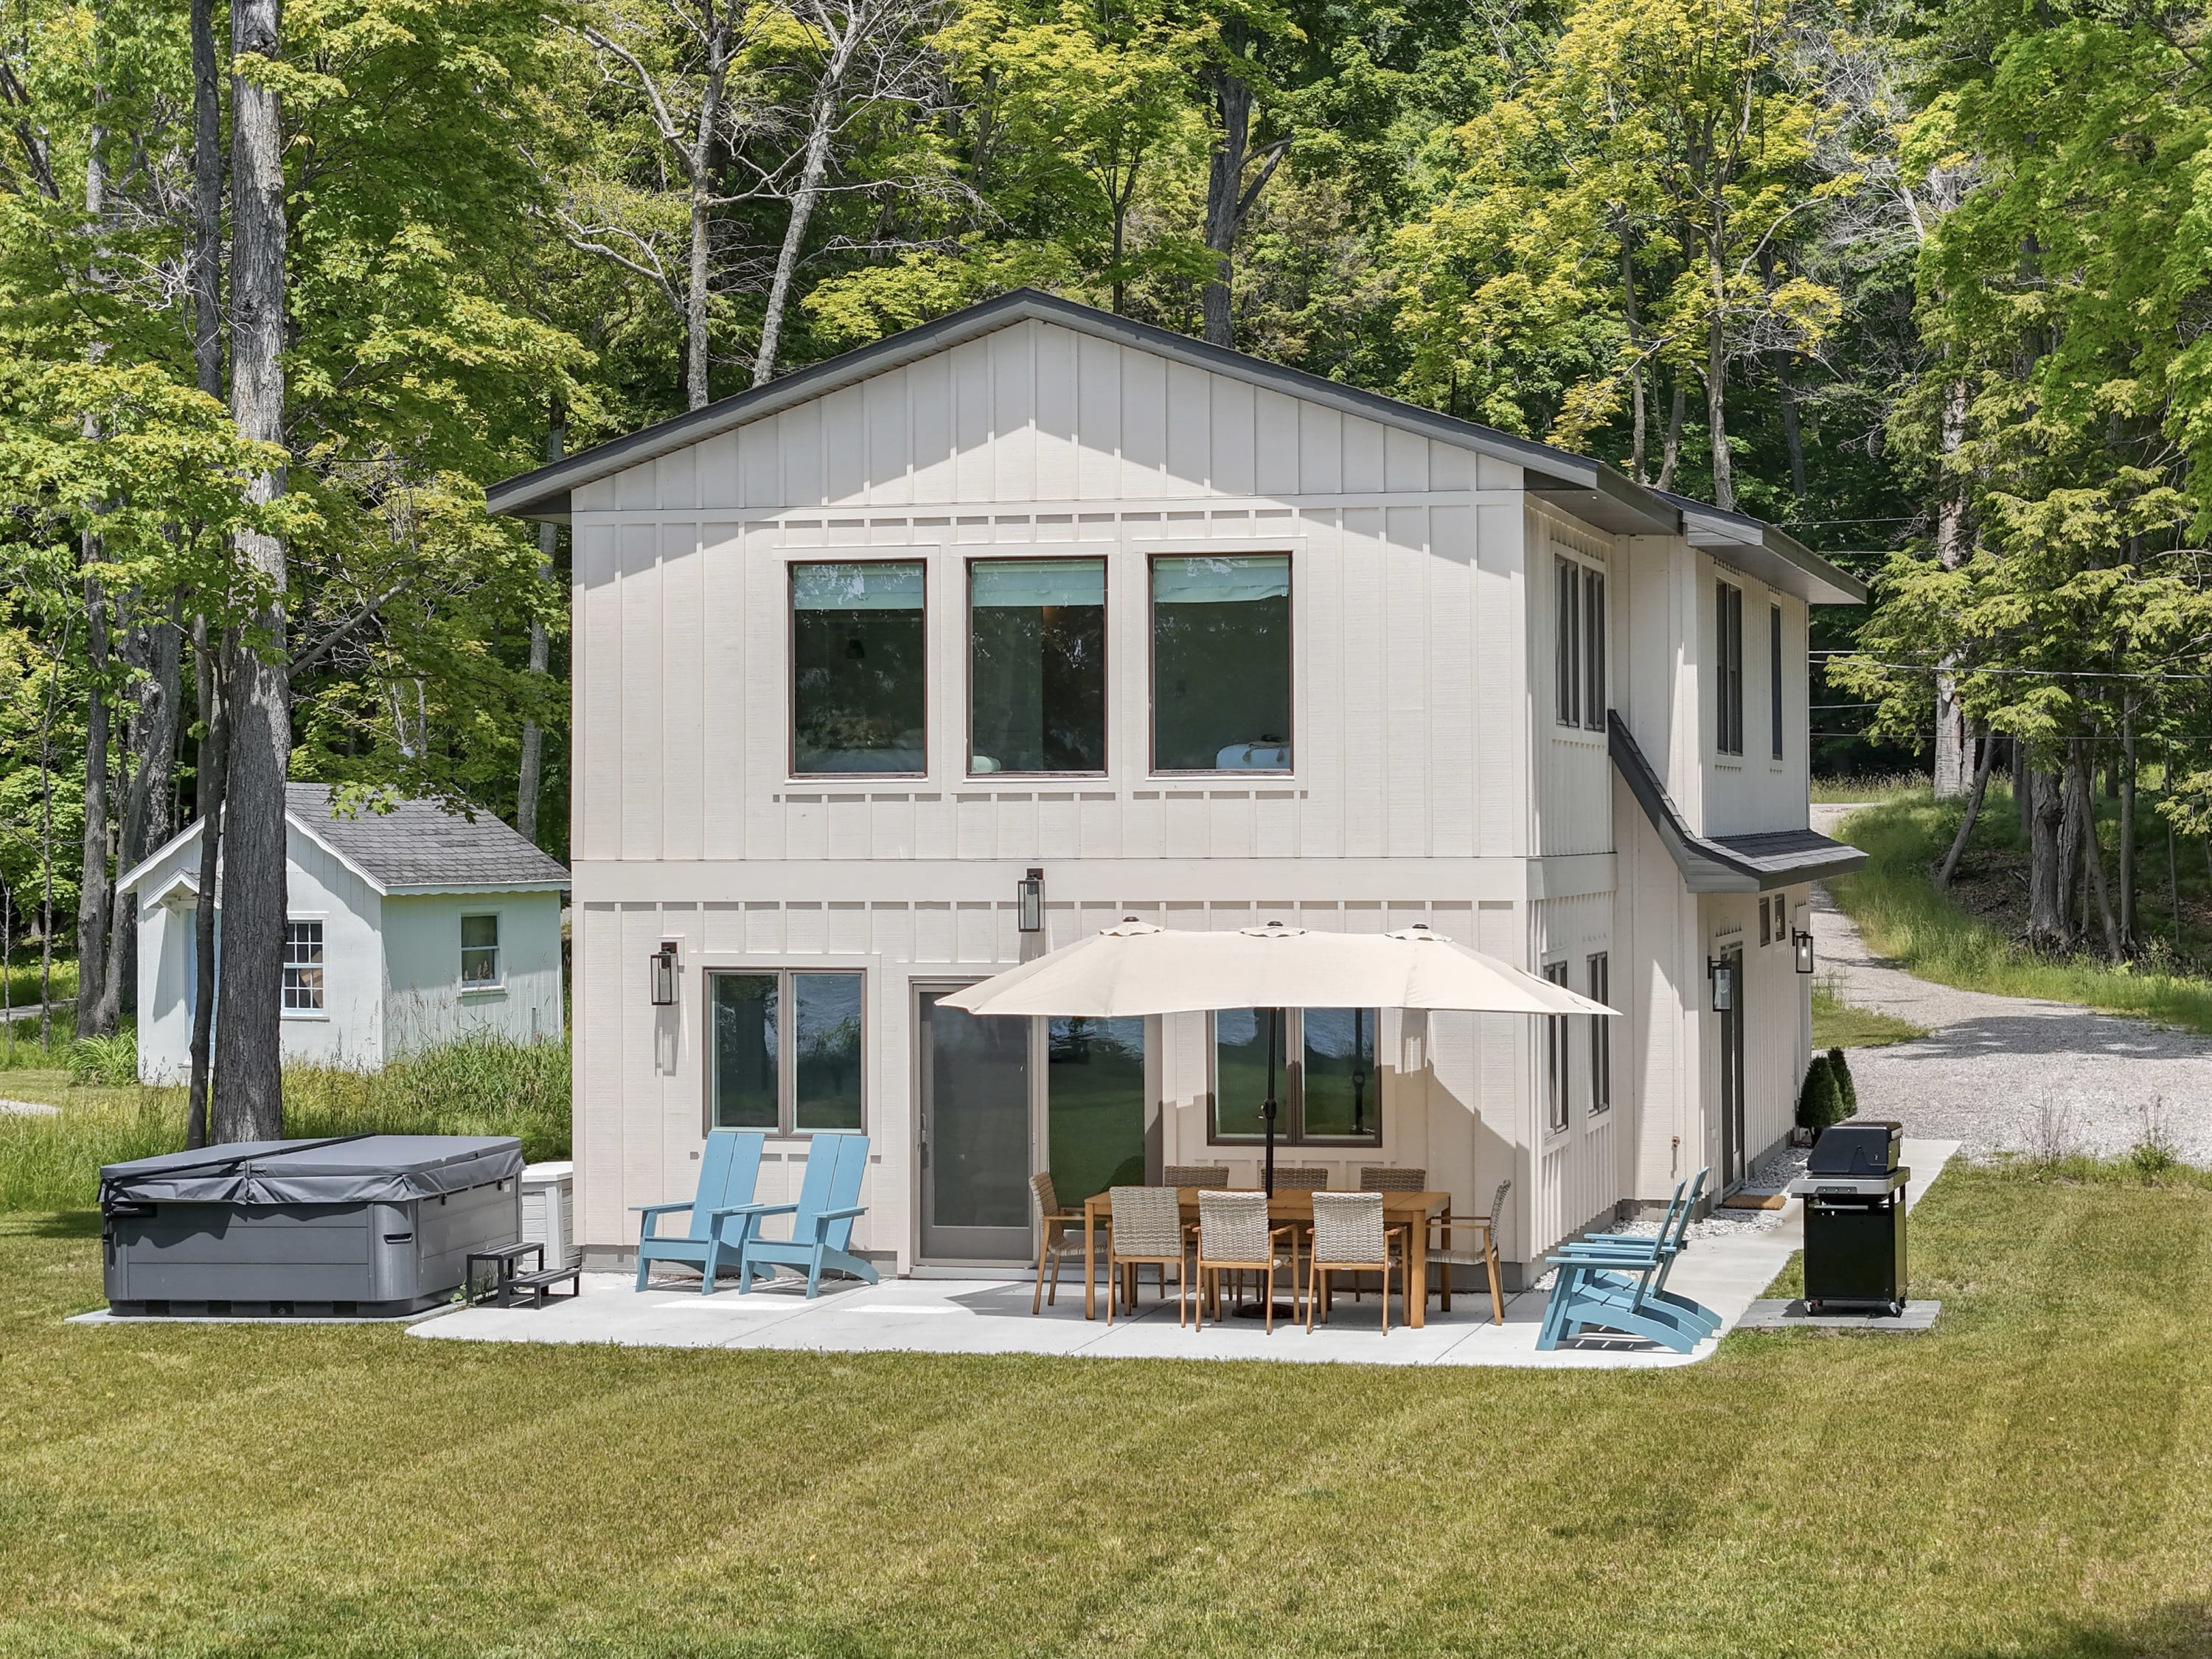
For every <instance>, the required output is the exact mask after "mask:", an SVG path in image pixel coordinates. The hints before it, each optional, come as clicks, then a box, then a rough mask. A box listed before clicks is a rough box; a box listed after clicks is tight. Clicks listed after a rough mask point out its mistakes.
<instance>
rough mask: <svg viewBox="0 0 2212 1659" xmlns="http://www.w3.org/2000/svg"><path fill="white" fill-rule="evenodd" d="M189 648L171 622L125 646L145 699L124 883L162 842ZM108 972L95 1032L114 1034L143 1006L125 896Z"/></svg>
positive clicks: (124, 843)
mask: <svg viewBox="0 0 2212 1659" xmlns="http://www.w3.org/2000/svg"><path fill="white" fill-rule="evenodd" d="M181 649H182V641H181V636H180V635H179V632H178V629H177V625H176V623H173V622H172V621H170V620H169V619H168V618H167V617H162V618H161V619H159V620H157V621H155V622H152V623H140V624H139V625H138V626H137V627H135V628H133V629H131V631H130V632H129V633H128V634H127V635H125V639H124V653H123V654H124V660H125V662H127V663H128V664H130V665H131V669H132V671H133V673H134V676H135V684H136V689H137V697H136V699H135V702H134V705H133V707H132V708H131V722H130V726H129V728H128V736H127V739H126V740H127V743H128V747H129V753H130V761H129V777H130V782H129V784H128V786H127V787H125V790H124V792H123V810H122V814H121V827H120V829H119V831H118V835H117V836H116V846H115V871H116V878H117V879H118V881H119V880H120V879H122V875H123V872H125V871H126V870H129V869H131V868H133V867H134V866H137V863H138V862H139V860H142V859H143V858H144V857H145V856H146V854H148V853H149V851H151V850H152V849H153V848H155V847H157V846H159V845H160V844H161V842H163V841H164V840H166V839H167V836H166V835H165V834H164V833H163V832H164V829H165V828H166V824H165V823H164V820H165V819H166V817H167V805H168V799H169V776H170V771H171V768H172V765H173V762H174V759H175V756H176V750H177V666H178V658H179V653H180V651H181ZM109 927H110V932H109V934H108V941H107V971H106V976H105V979H104V981H103V982H102V984H101V987H100V991H101V995H100V1011H99V1014H98V1017H97V1018H96V1019H95V1021H94V1024H96V1025H97V1027H98V1028H99V1030H100V1031H102V1032H103V1033H112V1032H113V1031H115V1030H118V1029H119V1027H120V1026H121V1024H122V1020H123V1016H124V1015H125V1014H126V1013H134V1012H137V1005H138V995H137V993H138V906H137V901H136V900H135V899H132V898H131V897H130V896H127V895H125V894H123V893H118V894H116V896H115V899H114V914H113V915H112V918H111V919H110V922H109Z"/></svg>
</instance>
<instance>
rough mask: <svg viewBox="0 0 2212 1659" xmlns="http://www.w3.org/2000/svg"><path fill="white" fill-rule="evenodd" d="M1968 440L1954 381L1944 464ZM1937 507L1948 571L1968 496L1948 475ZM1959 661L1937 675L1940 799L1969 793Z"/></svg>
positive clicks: (1947, 406)
mask: <svg viewBox="0 0 2212 1659" xmlns="http://www.w3.org/2000/svg"><path fill="white" fill-rule="evenodd" d="M1965 441H1966V382H1965V381H1964V380H1954V381H1952V382H1951V383H1950V384H1949V385H1948V386H1946V387H1944V389H1943V414H1942V429H1941V435H1940V439H1939V442H1940V445H1941V448H1942V455H1943V457H1944V458H1945V459H1947V460H1948V458H1949V457H1950V456H1952V455H1954V454H1956V453H1958V449H1959V446H1960V444H1962V443H1964V442H1965ZM1937 491H1938V494H1937V497H1936V562H1937V563H1938V564H1940V565H1942V567H1943V568H1944V569H1946V570H1956V569H1958V568H1960V566H1962V565H1963V564H1965V563H1966V552H1967V546H1966V487H1965V485H1964V484H1963V483H1961V482H1960V481H1959V480H1958V479H1956V478H1954V477H1951V475H1950V474H1949V472H1948V471H1939V472H1938V475H1937ZM1957 665H1958V659H1957V657H1956V656H1955V655H1947V656H1946V657H1945V658H1944V659H1943V661H1942V665H1941V666H1940V667H1939V668H1938V670H1937V671H1936V764H1935V775H1936V799H1938V800H1951V799H1956V798H1957V797H1959V796H1960V795H1963V794H1965V793H1966V711H1965V710H1964V709H1962V708H1960V706H1959V695H1958V687H1957V683H1956V681H1955V680H1954V672H1955V671H1956V668H1957Z"/></svg>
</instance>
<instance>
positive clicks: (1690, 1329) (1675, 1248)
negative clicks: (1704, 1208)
mask: <svg viewBox="0 0 2212 1659" xmlns="http://www.w3.org/2000/svg"><path fill="white" fill-rule="evenodd" d="M1708 1173H1709V1172H1708V1171H1706V1170H1699V1172H1698V1177H1697V1180H1696V1182H1695V1183H1694V1184H1693V1185H1692V1187H1691V1188H1690V1189H1689V1192H1688V1194H1687V1195H1685V1194H1684V1192H1683V1189H1682V1188H1681V1187H1680V1186H1679V1185H1678V1186H1677V1187H1676V1188H1674V1201H1673V1202H1671V1203H1670V1204H1669V1205H1668V1213H1667V1216H1666V1218H1665V1219H1664V1220H1663V1221H1662V1223H1661V1224H1660V1229H1659V1234H1658V1237H1656V1238H1649V1239H1638V1238H1626V1237H1613V1236H1607V1237H1599V1238H1583V1239H1577V1240H1575V1241H1574V1242H1573V1243H1571V1244H1568V1245H1565V1246H1563V1247H1562V1249H1561V1254H1559V1255H1554V1256H1549V1257H1547V1258H1546V1259H1547V1261H1550V1262H1551V1263H1552V1264H1553V1266H1555V1267H1558V1268H1559V1278H1558V1279H1557V1281H1556V1282H1555V1283H1554V1284H1553V1287H1552V1299H1551V1302H1550V1304H1549V1305H1548V1306H1547V1308H1546V1309H1545V1310H1544V1326H1543V1329H1542V1331H1541V1333H1540V1334H1539V1335H1538V1337H1537V1340H1536V1346H1537V1347H1539V1348H1540V1349H1551V1348H1556V1347H1558V1346H1559V1344H1560V1342H1562V1341H1563V1340H1565V1339H1567V1338H1568V1337H1571V1336H1576V1335H1579V1334H1581V1333H1582V1332H1583V1331H1584V1330H1591V1329H1604V1330H1611V1331H1619V1332H1622V1333H1624V1334H1628V1335H1631V1336H1641V1337H1644V1338H1646V1339H1648V1340H1650V1341H1653V1342H1656V1343H1657V1344H1659V1345H1660V1346H1662V1347H1665V1348H1669V1349H1672V1350H1673V1351H1674V1352H1676V1353H1687V1352H1690V1350H1692V1348H1694V1347H1696V1346H1697V1345H1698V1344H1699V1342H1700V1341H1702V1340H1705V1338H1706V1337H1708V1336H1711V1335H1712V1334H1714V1333H1715V1332H1717V1330H1718V1329H1719V1328H1720V1320H1719V1317H1718V1316H1717V1315H1715V1314H1714V1313H1713V1312H1712V1311H1711V1310H1709V1309H1707V1308H1705V1307H1703V1306H1701V1305H1700V1304H1698V1303H1696V1302H1693V1301H1692V1300H1691V1299H1690V1298H1689V1297H1685V1296H1680V1295H1677V1294H1675V1293H1674V1292H1672V1291H1668V1290H1667V1289H1666V1280H1667V1275H1668V1273H1669V1272H1670V1271H1672V1269H1673V1267H1674V1261H1675V1260H1676V1259H1677V1258H1678V1257H1679V1256H1680V1255H1681V1254H1682V1251H1683V1249H1684V1248H1685V1247H1686V1241H1687V1237H1688V1234H1689V1228H1690V1219H1691V1217H1692V1213H1693V1212H1694V1211H1695V1209H1696V1206H1697V1200H1698V1198H1699V1194H1702V1192H1703V1191H1704V1189H1705V1177H1706V1175H1707V1174H1708Z"/></svg>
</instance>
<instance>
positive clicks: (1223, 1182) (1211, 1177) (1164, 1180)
mask: <svg viewBox="0 0 2212 1659" xmlns="http://www.w3.org/2000/svg"><path fill="white" fill-rule="evenodd" d="M1228 1184H1229V1166H1228V1165H1227V1164H1169V1165H1168V1166H1167V1168H1165V1169H1164V1170H1161V1171H1160V1185H1161V1186H1163V1187H1226V1186H1227V1185H1228Z"/></svg>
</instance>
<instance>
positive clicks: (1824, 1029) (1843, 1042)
mask: <svg viewBox="0 0 2212 1659" xmlns="http://www.w3.org/2000/svg"><path fill="white" fill-rule="evenodd" d="M1927 1035H1928V1028H1927V1027H1926V1026H1924V1025H1915V1024H1913V1023H1912V1022H1911V1020H1909V1019H1899V1018H1897V1017H1896V1016H1895V1015H1894V1014H1882V1013H1877V1012H1875V1011H1874V1010H1873V1009H1871V1008H1862V1007H1859V1006H1857V1004H1855V1003H1849V1002H1845V1001H1844V1000H1843V999H1842V998H1841V997H1839V996H1838V995H1837V994H1835V993H1834V992H1832V991H1831V990H1829V989H1828V988H1827V987H1826V986H1823V985H1815V986H1814V987H1813V1046H1814V1048H1887V1047H1888V1046H1889V1045H1890V1044H1891V1043H1893V1042H1912V1041H1913V1040H1914V1039H1915V1038H1917V1037H1924V1036H1927Z"/></svg>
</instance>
